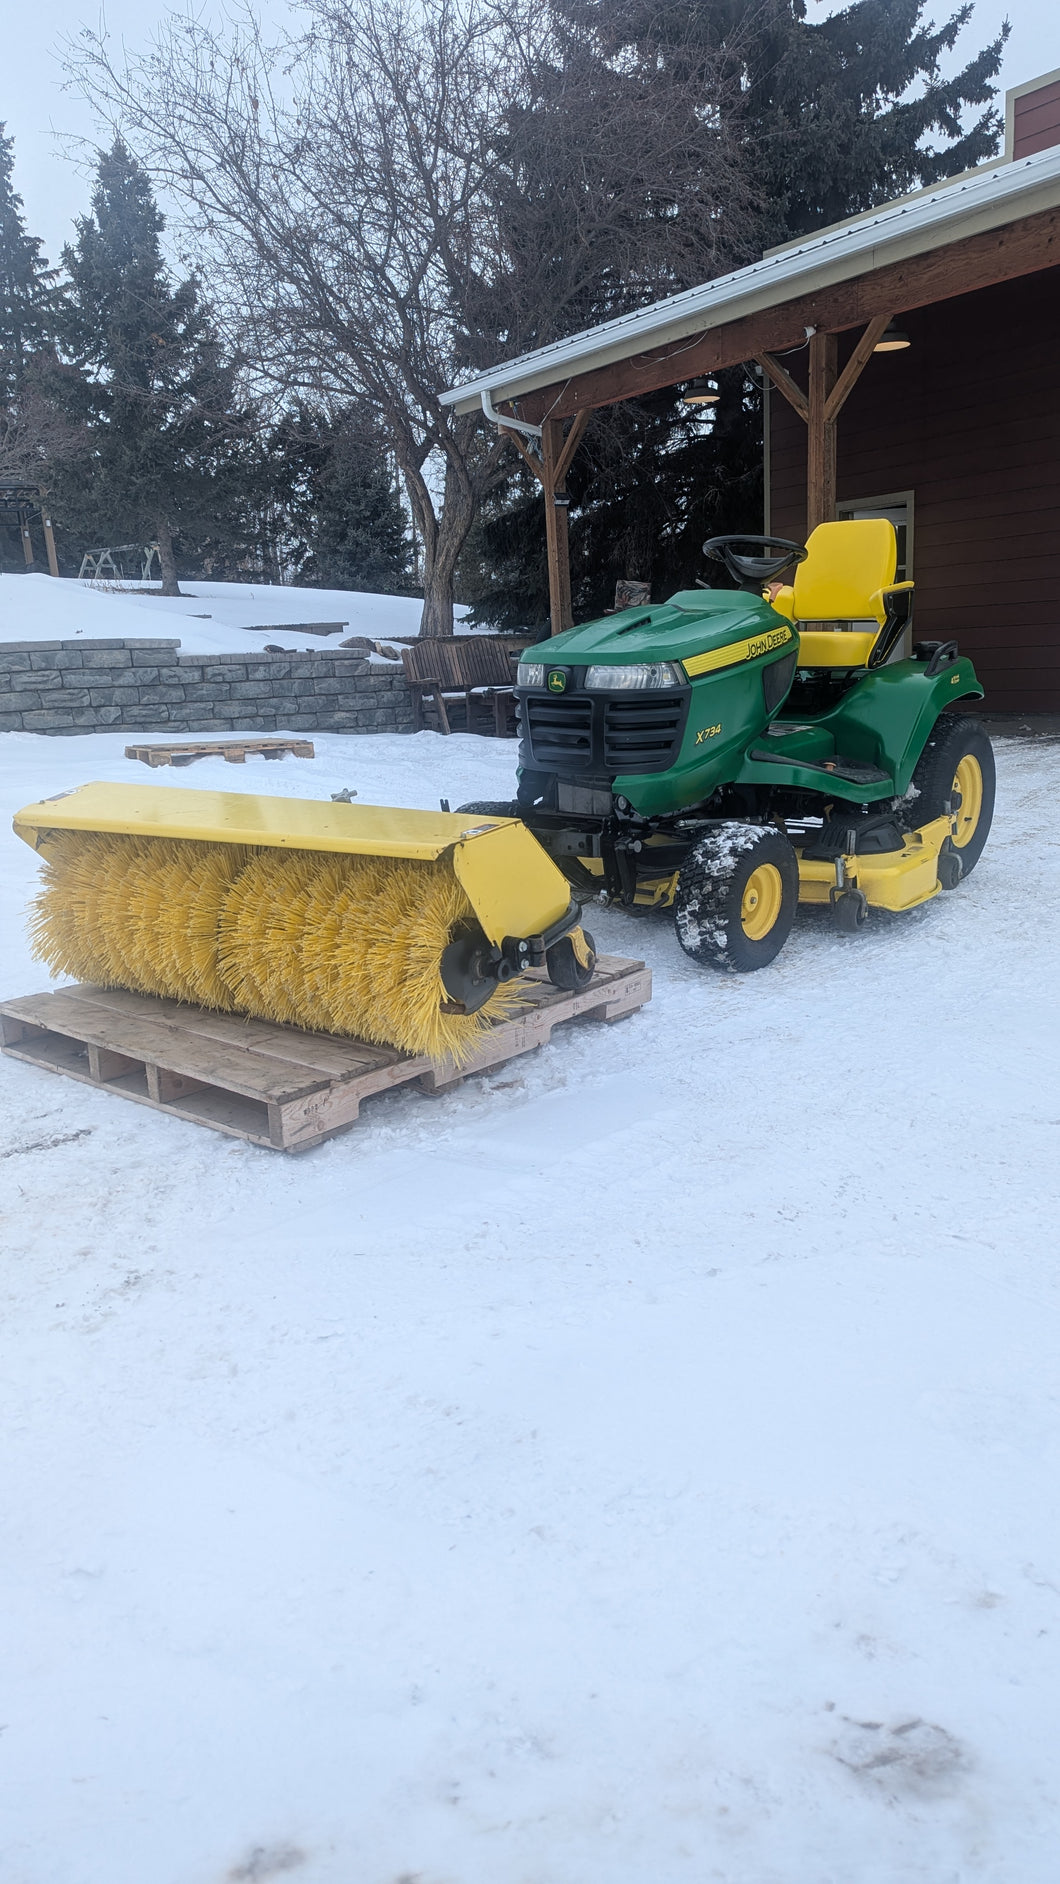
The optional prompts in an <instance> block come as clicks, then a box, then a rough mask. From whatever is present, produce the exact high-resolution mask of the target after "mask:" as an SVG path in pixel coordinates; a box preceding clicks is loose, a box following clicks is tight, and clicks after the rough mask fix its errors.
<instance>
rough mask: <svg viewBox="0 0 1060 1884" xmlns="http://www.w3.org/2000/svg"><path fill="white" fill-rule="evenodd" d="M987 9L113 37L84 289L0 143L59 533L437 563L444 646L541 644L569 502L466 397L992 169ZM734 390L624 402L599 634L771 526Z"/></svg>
mask: <svg viewBox="0 0 1060 1884" xmlns="http://www.w3.org/2000/svg"><path fill="white" fill-rule="evenodd" d="M971 14H972V7H971V5H968V4H965V5H962V6H960V7H959V8H958V10H957V11H956V12H955V13H954V14H952V15H951V16H950V17H949V18H947V19H945V20H944V21H943V22H942V24H941V25H935V24H933V23H932V22H930V21H928V20H926V19H925V18H924V9H923V0H853V4H850V5H847V6H845V7H842V8H841V9H840V10H839V11H837V12H835V13H833V14H832V15H831V16H830V17H828V18H826V19H819V18H811V17H809V15H808V8H807V3H806V0H415V3H414V0H306V3H305V5H304V6H303V7H302V8H301V9H300V17H301V18H303V19H304V18H305V16H308V26H307V30H305V31H304V32H301V33H298V32H295V31H292V32H291V33H289V34H287V35H281V36H280V37H279V38H278V39H276V40H274V41H271V42H268V41H266V39H265V37H264V35H263V33H262V31H261V30H260V28H259V27H258V25H257V24H256V23H255V18H254V14H253V11H252V10H247V11H246V12H244V13H242V14H240V15H236V16H225V17H224V18H223V20H222V21H221V22H220V24H216V25H215V24H213V23H211V20H210V19H209V18H207V17H206V16H205V15H201V14H195V15H193V14H191V13H190V12H188V13H181V14H173V15H172V16H171V17H170V18H169V20H168V21H167V22H166V23H165V24H164V26H163V28H162V30H161V31H160V33H159V34H158V36H157V37H156V40H155V42H154V44H153V46H152V48H151V50H150V51H149V52H148V53H146V54H144V55H142V56H139V57H133V58H131V59H128V60H123V61H122V62H118V61H116V60H115V58H114V57H112V54H111V49H110V46H109V43H108V41H107V40H106V38H105V37H96V36H93V35H92V34H84V35H82V36H81V37H80V38H79V40H78V41H77V42H76V45H72V46H71V47H70V49H69V66H70V70H71V72H72V74H73V75H74V77H75V79H76V81H77V83H78V84H79V85H80V87H81V89H82V91H83V92H84V93H85V95H86V96H88V97H89V98H90V99H91V101H92V102H93V104H94V105H95V107H96V109H97V111H98V113H99V116H100V119H101V121H103V122H104V123H106V124H107V125H108V126H109V132H108V135H109V136H110V137H111V138H112V140H113V141H112V142H111V143H110V145H109V147H108V148H107V149H106V150H105V151H104V152H103V153H102V154H101V156H100V160H99V166H98V172H97V177H96V183H95V188H94V192H93V196H92V203H91V208H90V211H89V213H88V214H87V215H86V216H85V217H83V218H81V219H80V220H79V221H78V223H77V226H76V229H75V231H74V236H73V240H72V241H71V243H70V244H69V245H68V246H67V248H66V249H65V250H64V253H63V256H62V265H61V268H60V269H59V270H56V271H52V270H49V268H48V267H47V264H46V263H45V261H44V259H43V258H42V256H41V254H40V245H39V244H38V243H36V242H34V240H33V238H32V236H31V235H30V234H29V233H28V232H27V231H26V229H25V225H24V219H23V218H22V216H21V212H20V205H19V203H18V198H17V196H16V194H15V191H14V185H13V182H12V175H11V152H10V146H9V145H7V144H5V145H3V146H2V147H0V148H2V149H3V151H4V152H5V153H6V155H5V156H4V158H3V163H2V165H0V268H2V281H0V295H2V296H3V301H4V307H3V312H2V317H0V319H2V331H0V349H2V355H3V359H2V380H0V399H2V401H3V411H4V414H5V415H6V416H5V417H3V418H0V426H2V427H3V432H2V446H3V451H4V453H5V454H6V459H5V463H4V464H3V465H0V475H4V474H5V473H6V469H7V462H8V461H10V463H11V464H14V462H15V460H16V459H17V460H18V462H19V464H22V463H24V462H28V461H29V459H30V458H32V457H33V455H34V453H36V460H35V461H36V462H37V463H38V465H43V466H46V468H47V477H46V479H43V478H42V481H46V482H47V484H48V488H49V492H50V493H51V501H52V504H53V508H54V511H55V514H56V518H57V522H58V525H59V528H60V530H61V532H62V533H63V538H62V540H63V542H64V544H65V543H67V542H68V543H69V544H72V545H74V546H75V547H76V545H77V544H78V543H82V542H85V540H86V534H87V535H93V536H95V538H96V539H97V540H98V541H99V542H103V541H126V540H133V539H139V538H141V537H143V538H144V539H145V540H147V539H150V540H151V541H157V542H158V544H159V548H160V553H161V556H162V560H163V568H164V573H165V575H166V577H167V581H168V582H169V583H171V584H172V582H174V581H175V580H176V577H177V575H178V573H180V572H182V571H183V572H186V573H188V574H193V573H196V572H200V573H201V572H203V571H205V570H206V569H207V568H209V569H210V570H211V571H213V572H215V573H218V574H230V575H236V574H246V573H249V572H253V573H254V574H257V575H260V576H262V577H263V578H264V579H267V580H279V579H284V578H286V579H288V580H291V579H294V580H310V581H313V580H316V581H320V582H329V583H334V584H336V585H338V584H339V583H340V582H341V583H342V584H343V586H350V587H363V588H383V589H386V588H388V589H402V588H406V589H411V588H412V586H413V582H414V580H415V579H417V578H418V586H422V591H423V595H424V607H423V617H422V625H421V632H425V633H433V634H439V633H441V634H445V633H451V632H452V626H453V603H454V597H455V598H458V599H462V600H466V601H470V602H471V603H472V605H473V614H474V616H475V618H476V619H477V620H479V621H482V622H488V623H491V624H493V625H494V626H498V627H520V628H537V627H540V626H543V624H544V623H545V621H546V620H547V582H546V577H545V563H544V530H543V523H542V518H541V514H540V497H539V495H538V492H537V488H536V486H535V485H534V483H533V482H532V480H531V478H530V474H529V473H528V471H527V470H526V469H525V467H524V466H523V465H522V462H521V460H520V459H519V458H518V457H517V455H516V454H515V453H514V451H513V450H512V447H511V445H510V444H509V443H507V442H506V441H505V440H504V439H503V438H500V437H499V436H498V435H497V433H496V432H495V431H494V430H493V429H492V428H491V427H489V426H488V425H487V424H486V423H485V422H484V421H483V420H481V419H480V418H478V417H477V416H473V415H471V416H469V415H465V416H461V417H457V416H455V415H454V414H453V413H452V412H451V411H450V409H449V408H447V407H443V406H442V405H441V403H440V394H441V393H442V392H443V391H444V390H445V388H446V387H448V386H450V385H452V384H453V383H455V382H456V381H457V380H458V379H459V378H460V377H461V376H462V375H463V374H464V373H466V372H470V371H482V370H485V369H487V368H488V367H489V366H491V365H493V364H495V363H498V362H500V361H503V360H507V359H511V358H512V357H514V356H515V355H517V354H519V353H521V352H523V351H527V350H529V349H531V348H534V347H538V346H541V345H544V344H547V343H548V342H550V341H552V340H555V339H558V338H561V337H563V336H565V335H567V334H570V333H572V332H576V331H578V330H580V329H582V328H585V327H589V326H592V325H593V324H595V323H596V322H598V321H601V320H604V319H608V318H611V317H613V316H614V315H616V314H622V313H624V312H627V311H629V310H631V309H635V308H637V307H640V306H643V305H645V304H647V303H648V302H650V301H652V300H654V299H657V298H659V297H660V296H663V295H666V294H670V293H674V292H678V291H680V290H681V289H683V288H687V287H690V286H693V285H695V284H696V283H699V282H701V281H704V280H706V279H708V278H709V277H711V276H715V275H717V274H719V273H723V272H725V271H726V270H728V269H731V268H735V267H739V266H741V265H742V264H743V263H745V262H747V261H750V260H753V259H754V258H756V257H757V256H758V255H760V254H761V252H762V250H763V248H765V247H768V246H771V245H772V244H775V243H778V242H782V241H785V240H788V239H791V238H795V237H798V236H801V235H804V234H806V233H808V232H810V231H812V230H814V229H817V228H820V227H823V226H826V225H827V224H828V223H831V222H835V221H839V220H841V219H842V218H843V217H845V216H848V215H851V214H854V213H857V212H859V211H862V210H865V209H870V208H872V207H873V206H874V205H876V204H878V203H880V202H883V201H886V200H888V199H890V198H892V197H894V196H896V195H900V194H902V193H903V192H904V191H906V190H909V189H916V188H918V187H920V186H922V185H929V184H932V183H934V182H937V181H940V180H941V179H943V178H945V177H947V176H952V175H956V174H958V173H959V172H961V171H962V170H965V169H967V168H970V167H972V166H973V165H975V164H977V163H979V162H982V161H984V160H985V159H987V158H989V157H991V156H992V155H994V154H995V152H996V150H997V148H998V145H999V142H1000V135H1001V130H1002V124H1001V119H1000V115H999V113H998V111H997V109H996V106H995V103H994V99H995V95H996V85H995V83H994V81H995V80H996V77H997V74H998V70H999V67H1000V61H1001V54H1002V50H1003V45H1004V38H1005V34H1006V33H1007V28H1005V29H1004V30H1003V31H1002V33H1001V34H1000V35H999V36H998V37H997V38H996V39H995V40H993V41H992V42H991V43H990V44H989V45H987V46H985V47H983V48H982V49H981V50H980V51H979V52H978V53H976V54H975V55H974V56H973V57H972V58H971V59H969V60H967V61H966V62H965V63H964V64H963V66H961V67H960V69H959V70H957V71H955V72H954V71H952V70H947V71H946V73H945V75H944V71H943V68H944V67H947V66H949V67H951V66H952V65H953V63H954V61H953V60H952V59H951V58H950V56H949V55H950V54H951V53H952V51H953V48H954V46H955V43H956V40H957V37H958V35H959V33H960V32H961V30H962V28H964V27H965V26H966V25H967V24H968V22H969V19H970V17H971ZM156 194H158V195H161V197H162V200H163V201H164V202H165V204H166V207H167V213H169V214H170V215H171V218H172V230H171V234H172V233H173V232H176V234H177V236H178V237H179V241H180V244H181V247H182V249H183V251H184V252H185V253H187V254H190V255H193V256H194V262H195V266H194V270H192V271H190V272H188V273H187V274H181V273H179V271H176V270H174V269H173V267H172V266H168V267H167V265H166V262H165V260H164V257H163V250H162V246H161V242H162V219H161V216H160V215H159V211H158V207H157V201H156ZM719 390H720V394H721V398H720V403H719V404H718V405H717V407H715V408H714V409H713V411H712V413H711V414H710V415H709V416H708V417H706V418H704V417H703V416H702V415H701V414H700V415H697V414H695V413H691V415H690V410H691V409H689V408H687V407H682V405H681V403H680V400H679V398H678V396H677V394H676V393H675V392H672V391H667V392H663V393H658V394H653V395H652V396H651V397H650V398H646V399H644V400H642V401H636V402H630V403H627V404H625V405H622V406H619V407H615V408H612V409H610V410H605V411H603V412H600V413H598V414H596V415H595V416H594V418H593V420H592V422H591V424H590V427H589V430H588V432H587V434H586V437H585V441H584V444H583V446H582V448H581V450H580V451H579V453H578V456H577V457H576V459H575V462H574V466H573V468H572V471H571V473H570V475H569V478H568V489H569V491H570V493H571V498H572V508H571V550H572V574H573V591H574V598H575V614H576V616H578V615H583V616H584V615H586V614H589V613H591V612H594V611H596V610H597V609H599V608H600V607H602V606H604V605H605V604H606V602H607V601H608V600H609V598H610V595H611V593H612V591H613V587H614V583H615V580H616V578H618V577H621V576H633V577H636V578H638V579H640V580H646V581H650V582H651V583H652V586H653V591H654V592H655V593H657V594H662V593H665V592H667V589H668V588H673V587H676V586H678V585H679V584H681V583H687V582H688V581H690V580H692V579H693V578H694V576H695V575H696V574H698V573H699V572H700V568H701V564H700V561H699V545H700V544H701V542H702V540H703V538H704V536H706V535H707V534H709V533H711V532H715V531H721V530H725V529H752V528H755V527H760V519H761V504H762V491H761V410H760V392H759V389H758V387H757V385H756V383H755V380H754V379H753V377H751V376H750V375H749V374H748V373H746V372H744V371H742V370H740V369H732V370H730V371H728V372H726V373H723V374H722V375H721V376H720V380H719ZM27 454H28V457H27ZM19 474H20V475H21V472H20V473H19ZM396 480H400V489H401V501H399V499H398V496H397V492H396V484H395V481H396ZM409 523H411V526H412V534H413V537H414V541H415V546H416V562H417V566H416V568H415V569H413V568H412V567H411V564H410V544H409V529H408V527H407V525H408V524H409Z"/></svg>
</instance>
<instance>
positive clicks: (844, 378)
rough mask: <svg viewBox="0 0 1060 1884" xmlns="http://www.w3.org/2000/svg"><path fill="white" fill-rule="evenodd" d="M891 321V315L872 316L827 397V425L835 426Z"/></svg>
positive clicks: (825, 412) (892, 317) (825, 414)
mask: <svg viewBox="0 0 1060 1884" xmlns="http://www.w3.org/2000/svg"><path fill="white" fill-rule="evenodd" d="M893 319H894V315H893V314H874V315H873V317H872V319H871V321H870V322H869V324H868V326H867V327H866V329H865V332H864V333H863V334H862V336H861V339H860V340H859V341H858V344H857V346H856V347H855V348H854V351H853V353H852V354H851V356H850V358H849V360H848V361H847V363H846V365H845V367H844V368H843V371H842V372H841V373H840V375H839V378H838V379H837V380H836V383H835V385H834V386H833V388H832V390H831V392H830V393H829V395H828V402H827V404H826V406H825V411H824V416H825V420H826V422H827V423H828V424H830V425H834V424H835V421H836V419H837V418H838V417H839V414H840V412H841V411H842V410H843V407H844V406H845V405H846V402H847V400H848V399H849V397H850V395H851V393H852V392H853V390H854V387H855V386H856V385H857V382H858V380H859V379H860V378H861V375H862V373H863V372H864V370H865V368H866V366H867V365H868V363H869V361H870V360H871V358H872V356H873V354H874V352H875V351H876V342H877V341H878V340H880V339H882V337H883V335H884V333H885V332H886V330H887V328H888V327H889V326H890V324H891V321H892V320H893Z"/></svg>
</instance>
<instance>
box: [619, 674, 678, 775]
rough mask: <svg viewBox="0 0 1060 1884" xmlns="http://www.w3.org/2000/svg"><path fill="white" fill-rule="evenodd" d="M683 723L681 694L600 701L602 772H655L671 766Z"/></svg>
mask: <svg viewBox="0 0 1060 1884" xmlns="http://www.w3.org/2000/svg"><path fill="white" fill-rule="evenodd" d="M684 723H685V698H684V695H683V694H680V693H671V694H660V695H655V696H654V697H651V696H645V695H642V696H641V697H640V698H639V699H632V700H614V699H612V700H605V701H604V770H605V771H607V772H659V771H662V770H664V769H665V767H666V766H668V765H672V763H673V760H674V757H675V755H676V753H677V749H678V747H679V745H680V743H681V733H682V730H683V728H684Z"/></svg>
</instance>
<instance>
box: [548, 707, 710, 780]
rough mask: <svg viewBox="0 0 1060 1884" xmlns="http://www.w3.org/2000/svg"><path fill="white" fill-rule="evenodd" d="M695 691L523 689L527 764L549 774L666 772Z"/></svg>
mask: <svg viewBox="0 0 1060 1884" xmlns="http://www.w3.org/2000/svg"><path fill="white" fill-rule="evenodd" d="M690 693H691V689H681V690H680V691H679V690H678V689H676V688H675V689H674V691H673V692H672V693H659V694H646V693H644V694H598V693H595V692H594V693H568V694H558V695H553V694H547V693H531V692H530V691H528V690H527V691H524V690H523V689H520V690H519V694H518V699H519V704H520V717H521V720H522V733H523V743H524V748H525V750H524V755H523V756H524V763H526V764H527V765H530V766H533V767H534V768H535V769H537V770H539V771H543V772H562V773H567V774H570V773H580V772H595V773H601V772H607V773H610V774H611V775H612V777H614V776H615V775H616V774H618V773H636V772H665V771H666V770H667V769H668V767H669V766H671V765H672V764H673V763H674V760H675V759H676V757H677V753H678V751H679V749H680V745H681V735H682V733H683V732H684V727H685V720H686V718H687V715H688V701H689V697H690Z"/></svg>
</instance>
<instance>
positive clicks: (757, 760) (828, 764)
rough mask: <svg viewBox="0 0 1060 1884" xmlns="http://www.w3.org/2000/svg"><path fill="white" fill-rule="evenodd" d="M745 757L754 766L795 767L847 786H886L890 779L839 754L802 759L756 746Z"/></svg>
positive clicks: (876, 767)
mask: <svg viewBox="0 0 1060 1884" xmlns="http://www.w3.org/2000/svg"><path fill="white" fill-rule="evenodd" d="M747 756H748V758H749V759H750V760H751V761H752V763H753V764H755V765H797V766H799V767H800V768H801V770H802V771H804V772H822V773H823V774H824V775H825V777H826V778H840V779H845V780H846V781H847V784H848V785H887V784H889V783H890V778H891V775H890V773H889V772H881V771H880V768H879V766H878V765H866V764H865V763H864V761H863V760H861V759H847V758H844V757H843V755H842V754H841V753H837V754H836V756H835V758H834V759H804V758H803V757H802V756H801V754H799V753H797V752H777V751H773V752H765V751H763V749H762V747H761V746H756V747H755V748H754V750H753V751H752V752H749V753H748V755H747Z"/></svg>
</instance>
